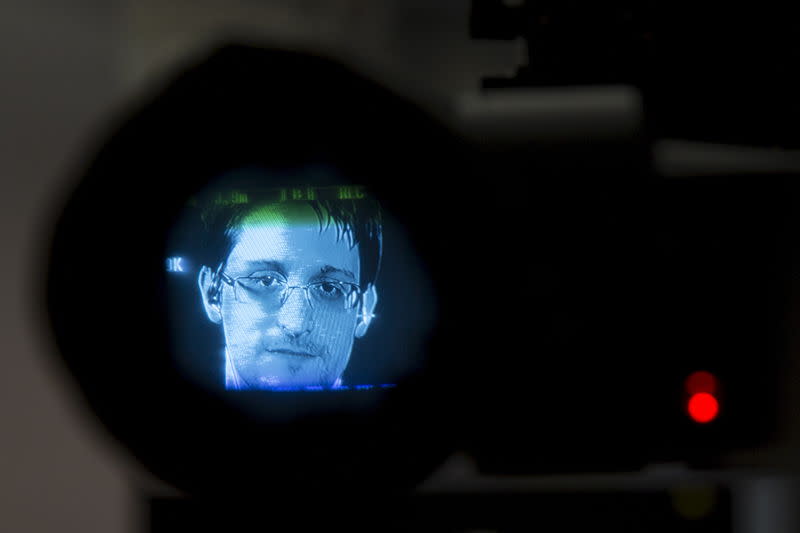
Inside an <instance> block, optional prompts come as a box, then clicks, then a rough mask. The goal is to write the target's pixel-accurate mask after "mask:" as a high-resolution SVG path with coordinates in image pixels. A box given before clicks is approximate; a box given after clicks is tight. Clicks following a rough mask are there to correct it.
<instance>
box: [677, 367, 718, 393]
mask: <svg viewBox="0 0 800 533" xmlns="http://www.w3.org/2000/svg"><path fill="white" fill-rule="evenodd" d="M685 384H686V392H688V393H689V396H692V395H694V394H697V393H700V392H707V393H708V394H711V395H714V394H716V393H717V378H715V377H714V374H712V373H711V372H706V371H704V370H700V371H698V372H693V373H692V374H690V375H689V377H688V378H686V382H685Z"/></svg>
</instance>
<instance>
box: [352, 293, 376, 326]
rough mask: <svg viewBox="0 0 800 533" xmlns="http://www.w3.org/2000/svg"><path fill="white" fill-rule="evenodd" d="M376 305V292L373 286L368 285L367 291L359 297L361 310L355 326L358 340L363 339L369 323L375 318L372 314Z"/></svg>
mask: <svg viewBox="0 0 800 533" xmlns="http://www.w3.org/2000/svg"><path fill="white" fill-rule="evenodd" d="M377 303H378V291H377V290H376V289H375V285H373V284H372V283H370V284H369V285H368V286H367V290H366V291H364V294H362V295H361V308H360V309H359V312H358V323H357V324H356V332H355V336H356V337H358V338H361V337H363V336H364V335H365V334H366V333H367V329H369V323H370V322H371V321H372V319H373V318H375V315H374V314H373V312H374V311H375V305H377Z"/></svg>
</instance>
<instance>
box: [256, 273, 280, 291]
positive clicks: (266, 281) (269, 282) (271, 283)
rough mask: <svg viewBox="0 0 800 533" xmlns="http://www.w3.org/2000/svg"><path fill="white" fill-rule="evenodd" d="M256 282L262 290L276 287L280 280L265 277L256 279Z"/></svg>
mask: <svg viewBox="0 0 800 533" xmlns="http://www.w3.org/2000/svg"><path fill="white" fill-rule="evenodd" d="M255 282H256V285H258V286H259V287H262V288H267V287H275V286H276V285H277V284H278V280H277V279H275V278H273V277H272V276H263V277H260V278H256V279H255Z"/></svg>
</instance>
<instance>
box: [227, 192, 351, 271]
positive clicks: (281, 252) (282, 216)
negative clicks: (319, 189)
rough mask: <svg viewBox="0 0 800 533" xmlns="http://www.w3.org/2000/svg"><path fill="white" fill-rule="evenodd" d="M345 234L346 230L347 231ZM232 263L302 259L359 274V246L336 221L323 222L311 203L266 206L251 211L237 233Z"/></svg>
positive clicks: (308, 263)
mask: <svg viewBox="0 0 800 533" xmlns="http://www.w3.org/2000/svg"><path fill="white" fill-rule="evenodd" d="M345 233H346V232H345ZM234 239H235V244H234V247H233V250H232V252H231V255H230V257H229V264H231V266H235V265H239V266H242V267H249V266H253V265H254V264H256V263H259V262H262V263H263V262H270V261H288V262H292V261H301V262H302V266H305V267H315V268H316V267H318V268H319V269H328V270H330V269H338V270H341V271H345V272H350V273H354V275H357V273H358V270H359V260H358V246H355V247H354V246H352V240H351V238H350V235H349V234H342V232H341V231H340V230H339V229H338V228H337V227H336V226H335V224H327V223H323V221H322V220H320V217H319V215H318V214H317V212H316V211H315V210H314V209H312V208H311V207H310V206H309V205H307V204H306V205H305V206H302V207H294V206H292V207H288V208H287V207H284V206H282V205H278V206H265V207H263V208H260V209H257V210H254V211H252V212H251V213H249V214H248V215H247V216H245V217H244V218H243V219H242V222H241V224H239V227H238V228H236V230H235V232H234Z"/></svg>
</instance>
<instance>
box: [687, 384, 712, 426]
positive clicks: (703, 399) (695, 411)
mask: <svg viewBox="0 0 800 533" xmlns="http://www.w3.org/2000/svg"><path fill="white" fill-rule="evenodd" d="M688 409H689V416H691V417H692V420H694V421H695V422H700V423H701V424H705V423H706V422H711V421H712V420H714V419H715V418H716V417H717V413H719V403H718V402H717V399H716V398H714V396H712V395H711V394H709V393H707V392H698V393H697V394H692V397H691V398H689V405H688Z"/></svg>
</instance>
